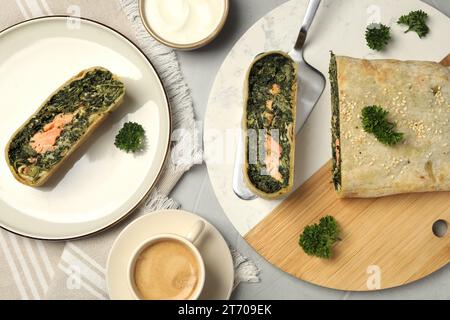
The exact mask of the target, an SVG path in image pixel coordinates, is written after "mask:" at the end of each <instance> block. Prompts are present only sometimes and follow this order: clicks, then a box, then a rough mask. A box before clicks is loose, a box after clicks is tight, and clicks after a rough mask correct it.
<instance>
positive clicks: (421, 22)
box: [397, 10, 430, 38]
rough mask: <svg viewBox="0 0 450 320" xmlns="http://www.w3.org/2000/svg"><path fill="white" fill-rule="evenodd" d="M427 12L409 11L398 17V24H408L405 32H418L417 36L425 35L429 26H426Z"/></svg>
mask: <svg viewBox="0 0 450 320" xmlns="http://www.w3.org/2000/svg"><path fill="white" fill-rule="evenodd" d="M427 20H428V14H427V13H426V12H424V11H422V10H416V11H411V12H410V13H408V14H406V15H403V16H401V17H400V19H398V21H397V23H398V24H403V25H406V26H408V29H407V30H406V31H405V33H407V32H409V31H414V32H416V33H417V34H418V36H419V38H423V37H425V36H426V35H427V34H428V32H429V31H430V28H428V26H427Z"/></svg>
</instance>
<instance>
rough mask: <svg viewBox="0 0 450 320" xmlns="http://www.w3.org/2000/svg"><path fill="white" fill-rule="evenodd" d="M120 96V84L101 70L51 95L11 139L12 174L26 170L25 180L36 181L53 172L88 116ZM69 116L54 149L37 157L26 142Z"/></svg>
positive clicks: (79, 136)
mask: <svg viewBox="0 0 450 320" xmlns="http://www.w3.org/2000/svg"><path fill="white" fill-rule="evenodd" d="M123 93H124V84H123V83H122V82H120V81H119V80H116V79H114V78H113V75H112V73H111V72H109V71H108V70H105V69H95V70H93V71H90V72H88V73H86V75H85V76H84V77H83V78H81V79H77V80H74V81H72V82H70V83H69V84H67V85H66V86H64V87H63V88H61V89H60V90H59V91H58V92H57V93H55V94H54V95H53V96H52V97H51V98H50V99H49V100H48V101H47V102H46V103H45V105H44V106H43V107H41V109H40V110H39V112H38V113H37V114H36V115H34V116H33V117H32V118H31V119H30V120H29V121H28V122H27V123H26V124H25V125H24V126H23V128H22V129H21V130H20V131H19V132H18V133H17V134H16V135H15V137H14V138H13V140H12V141H11V143H10V145H9V149H8V158H9V161H10V163H11V164H12V165H13V167H14V169H15V170H16V171H18V170H19V168H20V167H23V166H26V167H28V169H29V170H28V171H27V172H28V174H27V175H28V176H30V177H31V178H35V179H36V178H38V177H39V173H41V172H43V171H48V170H50V169H51V168H53V167H54V166H55V165H56V164H57V163H58V162H59V161H61V159H62V158H63V157H64V155H65V154H67V152H68V151H69V150H70V148H71V146H72V145H74V144H75V143H76V142H77V141H78V140H80V138H81V137H82V136H83V134H84V133H85V132H86V131H87V129H88V128H89V125H90V117H91V115H94V114H97V113H102V112H105V111H107V109H108V108H109V107H110V106H111V105H112V104H113V103H114V102H115V101H116V100H117V99H118V98H119V97H120V96H121V95H122V94H123ZM68 113H73V114H74V117H73V119H72V121H71V122H70V123H68V124H66V125H65V126H64V128H63V130H62V132H61V134H60V136H59V137H58V138H57V140H56V142H55V145H54V149H53V150H51V151H47V152H45V153H42V154H39V153H37V152H36V151H35V150H34V149H33V148H32V147H31V146H30V140H31V138H32V137H33V136H34V135H35V134H36V133H37V132H41V131H42V130H43V128H44V126H45V125H47V124H49V123H51V122H52V121H53V120H54V119H55V117H56V116H57V115H59V114H68Z"/></svg>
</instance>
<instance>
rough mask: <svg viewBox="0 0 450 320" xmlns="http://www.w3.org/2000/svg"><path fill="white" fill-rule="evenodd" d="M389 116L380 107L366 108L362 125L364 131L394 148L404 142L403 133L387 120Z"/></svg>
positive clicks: (363, 112) (363, 110) (363, 111)
mask: <svg viewBox="0 0 450 320" xmlns="http://www.w3.org/2000/svg"><path fill="white" fill-rule="evenodd" d="M388 114H389V112H388V111H386V110H384V109H383V108H381V107H379V106H368V107H364V108H363V109H362V125H363V129H364V131H366V132H367V133H371V134H373V135H374V136H375V138H377V140H378V141H380V142H381V143H383V144H386V145H388V146H393V145H396V144H397V143H399V142H401V141H402V140H403V133H401V132H396V131H395V124H394V123H392V122H389V121H388V120H387V116H388Z"/></svg>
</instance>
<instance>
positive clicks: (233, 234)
mask: <svg viewBox="0 0 450 320" xmlns="http://www.w3.org/2000/svg"><path fill="white" fill-rule="evenodd" d="M284 2H286V0H230V4H231V8H230V16H229V19H228V21H227V23H226V25H225V27H224V30H223V31H222V33H221V34H220V35H219V37H218V38H217V39H216V40H215V41H214V42H213V43H212V44H210V45H208V46H206V47H204V48H202V49H199V50H196V51H192V52H178V56H179V60H180V63H181V68H182V71H183V73H184V76H185V79H186V81H187V83H188V85H189V87H190V89H191V92H192V97H193V99H194V104H195V112H196V117H197V119H199V120H203V118H204V115H205V111H206V107H207V102H208V97H209V92H210V89H211V86H212V84H213V82H214V78H215V75H216V73H217V71H218V70H219V68H220V66H221V64H222V62H223V60H224V59H225V57H226V56H227V54H228V52H229V51H230V49H231V48H232V47H233V45H234V43H235V42H236V41H237V40H238V39H239V38H240V37H241V36H242V35H243V34H244V33H245V31H246V30H247V29H248V28H249V27H251V26H252V25H253V24H254V23H255V22H256V21H257V20H258V19H259V18H261V17H262V16H264V15H265V14H267V13H268V12H269V11H271V10H272V9H274V8H276V7H277V6H279V5H281V4H282V3H284ZM425 2H427V3H429V4H430V5H432V6H434V7H436V8H437V9H439V10H441V11H442V12H444V13H445V14H446V15H447V16H450V1H449V0H426V1H425ZM230 187H231V186H230ZM172 197H173V198H174V199H176V200H177V201H178V202H180V203H181V205H182V207H183V209H184V210H188V211H191V212H195V213H197V214H199V215H201V216H203V217H205V218H206V219H208V220H209V221H210V222H211V223H213V224H214V225H215V226H216V227H217V228H218V229H219V230H220V231H221V233H222V234H223V235H224V237H225V238H226V239H227V240H228V241H229V242H230V243H231V244H232V245H233V246H235V247H236V248H238V249H239V250H240V251H241V252H243V253H244V254H245V255H247V256H248V257H250V258H252V259H253V260H254V261H255V262H256V263H257V264H258V266H259V267H260V269H261V282H260V283H251V284H249V283H243V284H241V285H240V286H239V287H238V288H237V289H236V291H235V292H234V294H233V296H232V299H403V298H404V299H450V264H449V265H447V266H446V267H444V268H442V269H441V270H439V271H437V272H436V273H434V274H432V275H431V276H429V277H427V278H425V279H423V280H420V281H417V282H414V283H412V284H409V285H406V286H402V287H399V288H394V289H388V290H382V291H374V292H367V293H348V292H343V291H337V290H332V289H327V288H322V287H319V286H316V285H313V284H310V283H307V282H305V281H301V280H298V279H296V278H294V277H292V276H290V275H289V274H287V273H284V272H282V271H281V270H279V269H277V268H276V267H274V266H272V265H271V264H269V263H268V262H266V261H265V260H264V259H263V258H262V257H261V256H259V255H258V254H257V253H256V252H255V251H254V250H253V249H252V248H251V247H250V246H249V245H248V244H247V243H246V242H245V240H243V239H242V237H241V236H240V235H239V234H238V232H237V231H236V230H235V228H234V227H233V225H232V224H231V222H230V221H229V220H228V218H227V216H226V215H225V213H224V212H223V210H222V208H221V206H220V205H219V203H218V201H217V199H216V196H215V194H214V191H213V189H212V186H211V183H210V181H209V177H208V173H207V170H206V166H205V165H204V164H203V165H198V166H196V167H195V168H193V169H192V170H191V171H190V172H188V173H187V174H186V175H185V176H184V177H183V179H182V180H181V181H180V183H179V184H178V185H177V187H176V189H175V190H174V192H173V193H172Z"/></svg>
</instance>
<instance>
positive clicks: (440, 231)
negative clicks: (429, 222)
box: [433, 220, 448, 238]
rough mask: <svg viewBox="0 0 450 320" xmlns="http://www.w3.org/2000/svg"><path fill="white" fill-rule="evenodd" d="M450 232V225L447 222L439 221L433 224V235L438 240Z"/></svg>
mask: <svg viewBox="0 0 450 320" xmlns="http://www.w3.org/2000/svg"><path fill="white" fill-rule="evenodd" d="M447 231H448V224H447V221H445V220H437V221H435V222H434V223H433V234H434V235H435V236H436V237H438V238H443V237H444V236H445V235H446V234H447Z"/></svg>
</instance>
